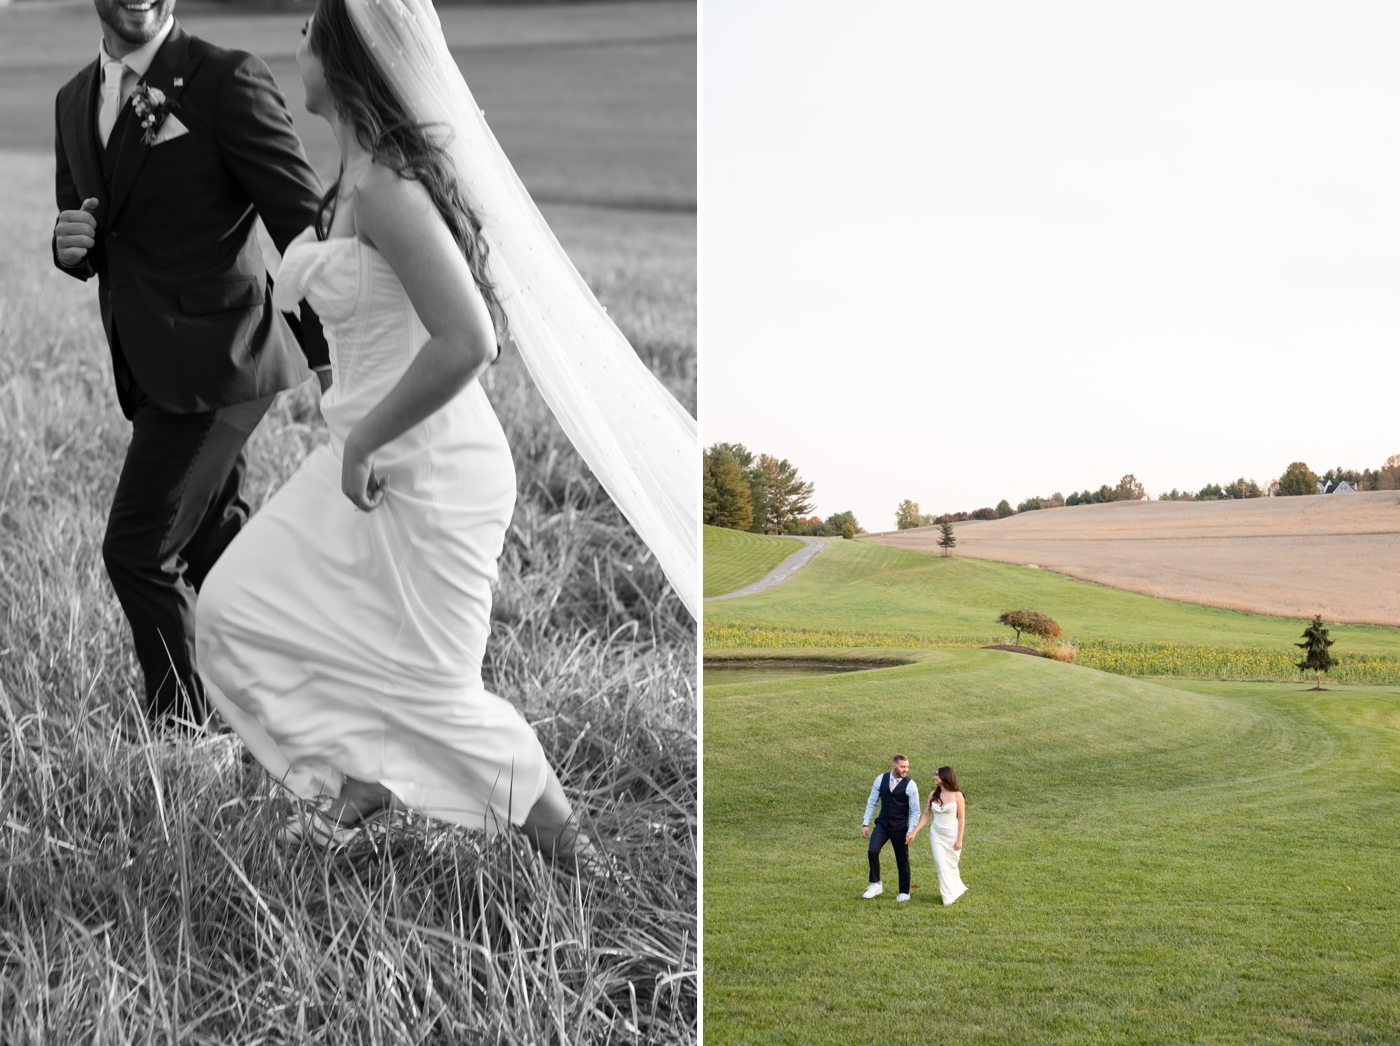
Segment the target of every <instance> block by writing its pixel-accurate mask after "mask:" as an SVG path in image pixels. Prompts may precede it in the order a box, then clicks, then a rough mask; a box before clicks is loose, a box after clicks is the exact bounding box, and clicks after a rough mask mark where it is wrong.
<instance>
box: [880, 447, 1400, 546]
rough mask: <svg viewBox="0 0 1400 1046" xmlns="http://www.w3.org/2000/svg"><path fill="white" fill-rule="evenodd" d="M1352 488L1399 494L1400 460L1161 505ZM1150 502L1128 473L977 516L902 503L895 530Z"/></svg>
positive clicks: (1294, 469)
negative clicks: (924, 510)
mask: <svg viewBox="0 0 1400 1046" xmlns="http://www.w3.org/2000/svg"><path fill="white" fill-rule="evenodd" d="M1344 482H1345V483H1350V484H1351V485H1352V486H1353V487H1354V488H1356V489H1357V490H1397V489H1400V454H1392V455H1391V456H1390V457H1388V458H1386V460H1385V464H1384V465H1382V466H1381V467H1380V468H1378V469H1344V468H1335V469H1328V470H1327V471H1326V472H1324V473H1323V474H1322V475H1320V476H1319V475H1317V474H1316V473H1315V472H1313V471H1312V470H1311V469H1309V468H1308V466H1307V465H1306V464H1305V463H1304V462H1301V461H1295V462H1293V463H1292V464H1291V465H1289V466H1288V468H1286V469H1285V470H1284V472H1283V475H1282V476H1280V477H1279V478H1278V479H1274V480H1270V481H1269V483H1268V484H1267V485H1266V486H1264V487H1261V486H1260V485H1259V484H1258V483H1256V482H1255V481H1254V480H1252V479H1245V478H1244V477H1243V476H1241V477H1240V478H1239V479H1237V480H1235V481H1233V482H1231V483H1226V484H1224V485H1223V486H1222V485H1221V484H1219V483H1207V484H1206V485H1205V486H1204V487H1202V488H1201V489H1200V490H1198V491H1195V492H1192V491H1189V490H1177V489H1176V488H1175V487H1173V488H1172V489H1171V490H1169V491H1167V492H1166V493H1165V494H1161V495H1159V500H1161V501H1230V500H1234V499H1241V498H1262V497H1280V496H1281V497H1294V496H1298V495H1302V494H1320V493H1325V492H1330V491H1334V490H1336V488H1337V485H1338V484H1339V483H1344ZM1146 496H1147V491H1146V490H1145V489H1144V488H1143V485H1142V484H1141V483H1139V482H1138V481H1137V477H1135V476H1134V475H1132V473H1129V474H1128V475H1126V476H1124V477H1123V478H1122V479H1120V480H1119V481H1118V482H1117V484H1115V485H1114V486H1109V485H1108V484H1107V483H1105V484H1104V485H1103V486H1101V487H1099V489H1098V490H1081V491H1079V492H1078V493H1071V494H1070V495H1069V497H1065V496H1063V495H1062V494H1061V493H1060V492H1059V491H1058V490H1057V491H1056V492H1055V493H1053V494H1051V495H1050V496H1049V497H1041V496H1039V495H1036V496H1033V497H1029V498H1027V499H1026V500H1025V501H1022V502H1021V503H1020V504H1019V505H1017V506H1016V507H1015V508H1014V509H1013V508H1012V507H1011V504H1010V502H1008V501H1006V500H1004V499H1003V500H1002V501H1000V502H998V503H997V506H996V508H979V509H977V510H975V511H973V512H945V513H943V514H942V515H941V516H933V515H926V514H924V513H922V512H920V511H919V503H918V502H917V501H909V500H905V501H901V502H900V503H899V507H898V508H896V509H895V526H896V527H898V528H899V529H900V530H912V529H913V528H914V527H931V526H937V525H939V524H942V523H944V522H950V523H963V522H966V521H967V520H972V519H1004V518H1006V517H1007V516H1014V515H1016V513H1018V512H1034V511H1035V510H1037V509H1046V508H1061V507H1063V506H1070V505H1100V504H1103V503H1104V502H1109V501H1141V500H1142V499H1143V498H1145V497H1146Z"/></svg>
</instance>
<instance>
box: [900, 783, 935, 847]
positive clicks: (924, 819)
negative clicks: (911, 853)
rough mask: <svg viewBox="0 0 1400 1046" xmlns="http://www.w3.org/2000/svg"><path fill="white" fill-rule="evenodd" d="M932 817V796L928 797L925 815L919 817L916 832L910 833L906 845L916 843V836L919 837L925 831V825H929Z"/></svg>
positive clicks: (915, 827)
mask: <svg viewBox="0 0 1400 1046" xmlns="http://www.w3.org/2000/svg"><path fill="white" fill-rule="evenodd" d="M932 816H933V796H931V795H930V796H929V797H928V802H926V803H925V804H924V811H923V813H921V814H920V815H919V823H918V824H916V825H915V826H914V830H913V831H912V832H910V833H909V837H908V838H907V839H906V840H905V844H906V845H907V844H909V843H912V842H913V841H914V836H916V835H918V834H919V833H920V832H921V831H923V828H924V825H926V824H928V819H929V818H930V817H932Z"/></svg>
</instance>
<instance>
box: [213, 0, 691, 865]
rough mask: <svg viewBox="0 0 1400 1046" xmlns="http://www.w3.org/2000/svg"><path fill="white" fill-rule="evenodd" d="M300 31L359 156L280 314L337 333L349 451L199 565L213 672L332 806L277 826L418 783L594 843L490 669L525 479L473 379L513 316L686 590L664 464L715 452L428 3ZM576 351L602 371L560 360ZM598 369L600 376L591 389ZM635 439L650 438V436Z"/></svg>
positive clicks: (230, 700) (217, 691) (331, 6)
mask: <svg viewBox="0 0 1400 1046" xmlns="http://www.w3.org/2000/svg"><path fill="white" fill-rule="evenodd" d="M303 32H304V33H305V34H306V39H305V40H304V41H303V44H302V46H301V48H300V49H299V51H298V54H297V59H298V64H299V66H300V68H301V72H302V76H303V79H304V81H305V85H306V104H307V108H308V109H310V110H311V111H312V112H315V113H318V114H319V115H321V116H323V117H325V119H326V120H328V121H329V122H330V124H331V126H332V127H333V129H334V130H335V133H336V136H337V138H338V139H339V141H340V146H341V153H342V161H343V165H342V174H341V178H340V180H339V181H338V183H337V185H336V186H335V187H333V188H332V190H331V192H330V193H328V194H327V199H326V203H325V206H324V208H323V213H322V220H321V222H320V223H319V228H312V229H308V230H306V232H305V233H303V234H302V236H301V237H299V238H298V239H297V240H296V241H294V242H293V243H292V244H291V245H290V246H289V247H288V248H287V251H286V254H285V256H284V258H283V260H282V265H281V268H280V269H279V271H278V272H277V275H276V283H275V290H274V304H275V305H276V306H277V307H278V308H280V309H284V310H291V309H293V308H294V307H295V305H296V303H297V302H299V301H300V300H302V299H305V300H307V301H309V302H310V303H311V305H312V307H313V308H315V309H316V311H317V313H318V314H319V315H320V317H321V319H322V321H323V323H324V326H325V330H326V333H327V338H328V341H329V342H330V345H331V358H332V366H333V377H332V380H331V382H330V384H329V388H326V389H325V390H324V394H323V397H322V401H321V409H322V413H323V415H324V416H325V419H326V423H327V426H328V428H329V430H330V437H331V440H330V445H329V446H328V447H322V448H320V449H318V450H317V451H316V452H314V453H313V454H312V455H310V457H308V459H307V460H306V462H305V463H304V464H303V465H302V467H301V468H300V469H299V470H298V471H297V473H296V474H295V475H294V476H293V477H292V478H291V479H290V480H289V481H288V482H287V483H286V484H285V485H284V486H283V487H282V488H281V489H280V490H279V491H278V492H277V493H276V494H275V495H274V496H273V497H272V498H271V499H270V501H269V502H268V504H267V505H266V506H265V507H264V508H263V509H262V510H261V511H260V512H259V513H258V514H257V515H256V516H254V517H253V519H252V520H251V521H250V523H249V524H248V526H247V527H245V529H244V531H243V532H242V534H241V535H240V536H239V538H238V540H237V541H235V542H234V543H233V544H232V545H231V546H230V548H229V549H228V551H227V552H225V553H224V555H223V557H222V558H221V559H220V560H219V562H218V563H217V565H216V566H215V568H214V570H213V571H212V572H211V573H210V574H209V576H208V578H207V580H206V581H205V584H204V586H203V589H202V591H201V594H200V599H199V604H198V627H197V635H198V658H199V666H200V671H201V674H202V675H203V677H204V679H205V681H206V683H207V684H208V690H209V694H210V699H211V701H212V702H213V704H214V705H215V706H216V707H217V708H218V709H219V711H220V712H221V713H222V715H223V716H224V718H225V719H226V720H227V721H228V722H229V723H230V724H231V725H232V726H233V728H234V729H235V730H236V731H237V732H238V734H239V735H240V736H241V737H242V738H243V740H244V742H245V743H246V744H247V746H248V748H249V749H250V750H251V751H252V752H253V754H254V755H255V756H256V757H257V758H258V759H259V760H260V761H261V762H262V764H263V765H264V766H265V767H266V768H267V770H268V771H269V772H270V773H271V774H272V775H273V777H275V778H276V779H277V780H279V781H280V782H282V783H283V784H284V785H285V786H286V787H287V788H288V789H290V790H291V791H292V792H294V793H295V794H297V795H299V796H302V797H304V798H315V797H318V796H332V797H334V799H333V801H332V802H331V803H330V804H329V806H328V807H326V809H325V810H324V811H320V812H313V813H312V814H311V815H310V817H309V818H301V817H296V818H293V819H292V820H290V821H289V822H288V824H287V827H286V828H285V829H284V830H283V837H284V839H286V840H294V839H297V838H300V837H302V836H304V835H309V836H310V837H311V838H313V839H315V840H316V841H318V842H321V843H323V844H325V843H333V842H343V841H345V840H346V839H347V838H348V837H349V836H350V835H352V834H353V832H354V831H356V830H357V826H358V825H360V824H361V823H362V822H363V821H364V820H365V819H366V818H369V817H372V816H375V815H377V814H379V813H380V812H382V811H384V810H386V809H388V807H389V806H390V804H391V803H392V802H393V801H394V800H397V801H399V802H401V803H403V804H406V805H408V806H410V807H413V808H416V809H418V810H421V811H423V812H425V813H428V814H431V815H433V816H435V817H439V818H442V819H445V820H448V821H452V822H455V823H457V824H462V825H467V826H470V827H474V828H479V829H485V830H488V831H491V830H496V829H499V828H503V827H505V826H508V825H509V826H514V827H516V828H519V829H522V830H523V831H525V832H526V833H527V835H528V836H529V837H530V838H531V839H532V840H533V841H534V842H535V843H536V845H538V846H539V847H540V848H541V849H542V850H544V851H546V852H552V853H555V854H559V855H568V854H570V853H574V852H576V851H577V850H578V849H579V848H580V847H585V846H587V841H586V839H585V838H584V837H582V836H581V833H579V832H578V831H577V827H576V824H575V823H574V819H573V816H572V811H571V809H570V805H569V802H568V800H567V799H566V798H565V796H564V793H563V790H562V788H561V786H560V783H559V780H558V778H557V777H556V776H555V774H554V771H553V769H552V768H551V767H550V765H549V763H548V761H547V759H546V757H545V754H544V752H543V750H542V748H541V746H540V743H539V741H538V739H537V738H536V736H535V733H534V731H533V730H532V729H531V727H530V726H529V724H528V723H527V722H526V721H525V720H524V718H523V717H522V716H521V715H520V713H519V712H518V711H517V710H516V709H515V708H514V707H513V706H512V705H511V704H510V703H509V702H507V701H505V700H503V699H502V698H500V697H497V696H495V695H494V694H491V693H489V692H488V691H487V690H486V689H485V688H484V686H483V684H482V679H481V662H482V657H483V653H484V650H485V646H486V642H487V639H488V636H489V634H490V605H491V584H492V583H493V581H494V580H495V578H496V559H497V557H498V556H499V555H500V552H501V549H502V545H503V542H504V538H505V531H506V528H507V526H508V525H509V523H510V519H511V514H512V511H513V507H514V503H515V473H514V469H513V466H512V462H511V453H510V448H509V446H508V445H507V442H506V438H505V434H504V433H503V431H502V429H501V426H500V423H499V421H498V420H497V418H496V416H495V414H494V412H493V411H492V408H491V405H490V403H489V401H488V400H487V397H486V394H485V393H484V391H483V390H482V388H481V386H480V384H479V383H478V381H477V378H478V376H479V375H480V373H481V371H482V370H483V369H484V368H485V367H487V366H489V365H490V363H491V362H492V361H493V359H494V358H495V356H496V354H497V343H496V333H497V330H498V329H504V331H505V332H507V333H508V334H509V335H510V336H511V337H512V338H513V339H514V341H515V343H516V344H517V345H518V346H519V347H520V351H521V353H522V355H524V356H525V359H526V362H527V364H529V365H530V368H531V372H532V374H533V375H534V376H535V378H536V382H537V384H538V385H539V386H540V388H541V391H542V392H543V393H544V394H545V398H546V400H547V401H549V402H550V405H551V407H552V408H553V409H554V410H555V412H556V415H558V416H559V417H560V421H561V423H562V424H564V427H565V430H566V432H568V434H569V435H570V438H571V439H573V441H574V442H575V445H576V446H578V447H579V449H580V452H581V453H583V454H584V456H585V458H586V459H587V460H588V461H589V464H590V466H592V467H593V469H594V471H595V473H597V474H598V475H599V478H600V479H601V480H602V481H603V483H604V485H605V486H606V487H607V488H608V489H609V492H610V493H612V494H613V496H614V499H615V500H617V501H618V503H619V505H620V506H621V507H622V509H623V511H624V512H625V513H627V515H628V518H629V519H631V520H632V521H633V522H634V524H635V525H637V527H638V530H639V531H641V532H642V536H643V537H644V538H645V539H646V540H647V541H648V543H649V544H650V545H651V546H652V547H653V550H654V551H656V552H657V555H658V558H659V559H660V560H661V561H662V564H663V566H665V567H666V568H667V572H668V575H669V576H671V578H672V583H673V584H674V585H675V586H676V588H677V589H678V591H680V594H681V595H682V598H683V599H686V600H687V603H688V604H689V601H690V597H691V593H690V592H689V586H688V584H686V583H685V582H684V575H685V572H686V570H687V569H688V565H687V563H686V562H685V552H686V547H685V541H686V539H687V535H686V534H685V528H686V527H687V526H689V527H690V531H689V536H688V540H689V542H690V545H691V546H693V544H694V532H695V530H694V527H693V525H691V524H690V523H689V522H688V520H687V519H686V518H685V517H686V516H687V514H688V513H689V512H693V509H691V508H690V507H689V506H687V505H686V504H685V503H684V500H683V498H685V497H689V498H691V499H693V497H694V495H693V490H694V486H693V484H690V483H689V477H687V476H680V477H674V476H670V475H668V474H666V472H667V468H668V461H669V459H667V458H658V457H657V453H658V448H670V449H669V450H668V451H666V452H667V453H671V452H673V451H677V450H685V451H686V452H687V453H688V457H689V458H691V459H693V458H695V454H694V452H693V451H694V449H695V448H694V446H693V444H694V438H693V434H694V422H693V420H692V419H690V418H689V415H688V414H686V412H685V411H684V409H683V408H680V407H679V405H678V404H675V402H674V400H673V399H669V394H666V393H665V392H664V389H661V387H660V385H659V383H657V382H656V381H655V379H654V378H652V377H651V375H650V374H649V373H641V374H639V373H638V372H637V370H636V369H635V368H640V370H641V371H642V372H645V368H644V367H643V366H642V365H641V364H640V362H639V361H638V360H637V359H636V356H635V354H634V353H632V352H631V350H630V347H628V346H627V345H626V342H625V340H622V339H621V335H620V334H618V333H617V332H616V328H615V327H612V326H611V324H610V323H609V322H607V321H606V320H605V319H604V320H602V321H601V322H600V323H595V322H594V320H593V315H594V313H596V314H598V315H601V309H600V308H599V307H598V306H597V303H596V302H594V301H593V300H592V297H591V295H589V294H588V291H587V289H586V287H584V285H583V284H582V281H581V280H579V279H578V277H577V275H576V274H575V273H574V272H573V270H572V267H571V266H569V265H568V262H567V259H566V258H564V256H563V252H562V251H560V250H559V249H558V245H557V243H555V242H554V241H553V238H552V236H549V234H548V230H547V227H545V226H544V224H543V220H542V219H539V217H538V212H535V211H534V208H533V205H532V204H530V202H529V198H528V196H527V195H525V193H524V190H523V188H521V187H520V186H519V183H518V181H516V180H515V179H514V175H513V172H510V169H509V164H508V163H507V162H506V161H505V159H504V156H503V155H501V154H500V152H499V147H498V146H497V145H496V143H495V140H494V138H493V137H491V136H490V132H489V131H488V130H485V124H484V122H483V121H481V120H480V118H479V115H478V113H477V111H476V109H475V106H474V104H473V103H471V102H470V95H469V93H467V92H466V87H465V84H463V83H461V79H460V74H458V73H457V71H456V67H455V65H453V64H452V61H451V58H450V55H448V54H447V50H446V46H445V44H444V43H443V41H442V36H441V31H440V28H439V26H438V24H437V20H436V16H435V14H433V12H432V8H431V7H430V6H427V4H426V3H425V2H424V0H320V2H319V3H318V6H317V8H316V13H315V14H314V15H313V17H312V19H311V21H310V22H309V23H308V30H304V31H303ZM386 55H387V56H389V57H387V58H386V57H385V56H386ZM454 78H455V79H454ZM464 99H465V100H464ZM444 112H445V113H446V114H447V120H446V121H443V120H441V119H433V117H440V116H441V115H442V114H443V113H444ZM443 122H447V127H446V128H444V127H443V126H442V123H443ZM444 131H446V132H449V133H448V134H444ZM492 165H494V166H492ZM502 169H503V170H504V172H505V173H504V174H503V173H501V172H502ZM493 176H494V181H493ZM522 197H523V200H522ZM512 223H514V224H512ZM551 249H552V253H550V251H551ZM543 255H548V257H542V256H543ZM564 269H567V272H565V271H564ZM585 298H586V300H584V299H585ZM580 302H582V304H580ZM571 310H572V312H571ZM589 310H592V311H589ZM561 324H562V327H563V329H562V330H561V329H560V328H561ZM580 328H582V329H580ZM590 339H591V340H590ZM580 341H581V342H582V346H583V347H582V348H580V347H579V346H578V344H576V343H578V342H580ZM619 342H620V346H621V348H619V347H618V343H619ZM561 345H562V346H564V347H563V348H561ZM622 350H625V352H624V351H622ZM590 353H591V355H590ZM561 363H562V364H568V365H572V366H573V367H574V368H575V369H576V370H577V371H579V372H580V374H582V377H580V374H573V375H565V376H564V377H562V378H561V376H560V375H558V374H556V373H553V372H554V371H558V370H560V369H563V368H561V366H560V365H561ZM634 365H635V368H634ZM600 368H601V369H603V370H605V371H609V373H608V374H605V375H604V378H605V379H606V381H607V386H606V389H607V391H606V392H599V391H598V390H597V389H596V388H591V387H590V386H589V384H588V382H589V381H590V380H594V379H593V377H592V372H594V371H596V370H598V369H600ZM542 371H549V372H550V373H544V374H542ZM565 378H567V379H568V382H571V384H569V383H565V384H562V385H561V382H563V381H564V379H565ZM324 385H325V381H324V379H323V386H324ZM659 389H660V391H661V395H660V397H659V396H658V393H657V390H659ZM607 397H612V398H607ZM618 397H621V399H620V400H619V398H618ZM629 397H630V398H629ZM668 399H669V402H667V400H668ZM624 408H630V409H624ZM590 412H591V414H590ZM614 415H616V416H617V417H618V418H619V419H623V420H616V421H609V420H608V418H609V417H611V416H614ZM580 416H581V417H582V420H583V425H582V426H581V425H580ZM687 422H688V423H689V425H688V429H687V425H686V423H687ZM590 423H591V424H590ZM626 425H632V426H633V431H630V432H629V431H627V430H626V429H625V426H626ZM639 434H640V435H641V436H643V437H648V442H650V444H651V446H650V447H649V448H644V449H642V450H637V449H636V448H633V447H632V446H631V443H632V441H633V440H634V439H635V438H636V437H637V436H638V435H639ZM599 443H601V444H602V448H601V449H600V448H599V445H598V444H599ZM647 455H650V457H647ZM677 461H679V458H678V456H677ZM687 485H689V486H690V490H691V493H689V494H683V493H671V492H672V491H674V492H683V491H684V490H685V488H686V486H687ZM692 518H693V517H692ZM658 520H659V521H660V522H659V524H658ZM691 556H692V559H691V562H692V563H693V548H692V549H691ZM691 573H692V575H693V573H694V571H693V569H692V570H691Z"/></svg>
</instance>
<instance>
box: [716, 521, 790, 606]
mask: <svg viewBox="0 0 1400 1046" xmlns="http://www.w3.org/2000/svg"><path fill="white" fill-rule="evenodd" d="M801 548H802V542H800V541H798V540H797V539H796V538H780V537H772V536H770V535H767V534H748V533H745V532H744V531H740V530H729V529H727V528H725V527H706V528H705V597H706V598H707V599H708V598H709V597H710V596H722V595H724V594H725V593H726V592H733V591H735V590H736V589H740V588H743V587H744V586H745V585H751V584H753V583H754V582H755V581H757V580H758V579H759V578H761V577H763V576H764V575H766V574H767V573H768V572H769V571H770V570H772V569H773V568H774V567H776V566H777V565H778V564H779V563H781V562H782V561H783V560H785V559H787V558H788V556H790V555H792V554H793V553H794V552H797V551H800V550H801Z"/></svg>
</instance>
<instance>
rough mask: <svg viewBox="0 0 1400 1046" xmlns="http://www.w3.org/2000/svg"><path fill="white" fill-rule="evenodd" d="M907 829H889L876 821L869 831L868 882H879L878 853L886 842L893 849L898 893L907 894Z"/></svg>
mask: <svg viewBox="0 0 1400 1046" xmlns="http://www.w3.org/2000/svg"><path fill="white" fill-rule="evenodd" d="M908 831H909V830H908V827H907V826H906V827H904V828H897V829H891V828H887V827H885V825H884V823H883V822H880V821H876V822H875V826H874V827H873V828H872V829H871V830H870V851H869V852H870V881H871V882H872V883H878V882H879V881H880V851H881V850H882V849H884V846H885V842H886V841H887V840H888V841H889V844H890V846H891V847H893V848H894V863H895V864H896V865H897V866H898V867H899V892H900V893H908V892H909V844H908V843H906V842H905V841H904V837H905V835H907V834H908Z"/></svg>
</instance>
